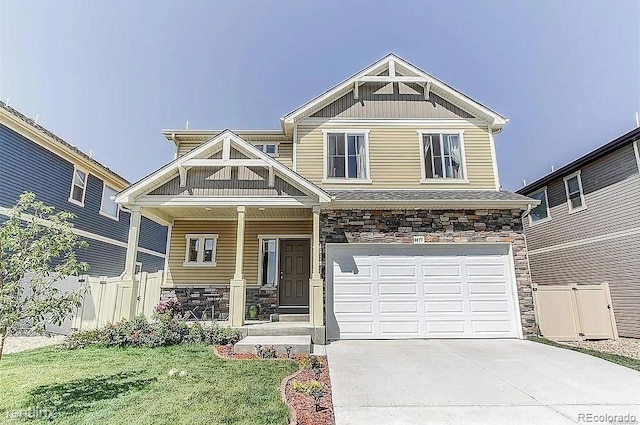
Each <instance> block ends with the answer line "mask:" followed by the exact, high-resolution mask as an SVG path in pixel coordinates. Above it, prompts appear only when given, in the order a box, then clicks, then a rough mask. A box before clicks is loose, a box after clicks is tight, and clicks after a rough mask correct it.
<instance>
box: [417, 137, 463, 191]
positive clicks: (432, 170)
mask: <svg viewBox="0 0 640 425" xmlns="http://www.w3.org/2000/svg"><path fill="white" fill-rule="evenodd" d="M420 134H421V136H422V142H421V143H422V146H421V147H422V156H421V161H422V168H423V174H422V182H423V183H430V182H435V181H436V180H437V179H447V180H448V181H451V182H464V181H466V180H465V179H466V175H465V166H464V153H463V148H462V133H440V132H421V133H420ZM440 181H441V180H438V182H440Z"/></svg>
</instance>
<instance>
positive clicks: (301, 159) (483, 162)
mask: <svg viewBox="0 0 640 425" xmlns="http://www.w3.org/2000/svg"><path fill="white" fill-rule="evenodd" d="M344 128H345V127H344V126H337V125H336V126H334V127H331V126H329V125H326V124H325V125H323V126H322V127H319V126H318V125H316V124H306V123H305V122H304V121H303V122H302V123H301V124H298V138H299V140H300V141H299V143H298V158H297V160H298V164H297V172H298V173H300V174H301V175H303V176H304V177H306V178H307V179H309V180H311V181H312V182H313V183H315V184H317V185H319V186H321V187H323V188H325V189H326V188H331V189H346V188H354V189H367V188H383V189H495V181H494V175H493V163H492V156H491V144H490V140H489V134H488V132H487V130H486V129H485V130H483V129H482V128H480V127H477V126H472V127H471V126H464V127H460V128H459V129H462V130H464V147H465V149H464V150H465V159H466V164H467V174H468V180H469V184H421V183H420V179H421V176H422V169H421V166H420V138H419V135H418V133H417V130H423V129H424V128H421V127H409V126H387V127H375V126H373V125H371V126H366V127H365V126H362V125H360V126H354V125H349V126H348V128H349V129H354V128H362V129H368V130H369V131H370V132H369V156H370V171H371V181H372V183H371V184H351V185H349V184H323V183H322V179H323V173H324V164H323V161H324V159H323V133H322V130H323V129H325V130H331V129H336V130H342V129H344ZM451 128H452V129H453V127H451ZM459 129H458V128H456V130H459Z"/></svg>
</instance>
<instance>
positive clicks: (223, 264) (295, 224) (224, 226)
mask: <svg viewBox="0 0 640 425" xmlns="http://www.w3.org/2000/svg"><path fill="white" fill-rule="evenodd" d="M188 233H217V234H218V246H217V249H216V267H210V268H205V267H185V266H183V263H184V259H185V251H186V248H187V241H186V237H185V235H187V234H188ZM311 233H312V222H311V221H310V220H296V221H286V220H283V221H247V222H246V227H245V239H244V275H245V276H244V277H245V279H246V280H247V284H250V285H253V284H257V281H258V252H259V246H258V235H259V234H260V235H278V234H280V235H284V234H287V235H292V234H295V235H302V234H307V235H310V234H311ZM235 252H236V221H235V220H233V221H190V220H176V221H175V222H174V224H173V228H172V229H171V246H170V248H169V262H168V264H169V267H168V270H167V284H168V285H211V284H216V285H228V284H229V280H230V279H231V278H233V273H234V271H235V261H236V260H235V255H236V254H235Z"/></svg>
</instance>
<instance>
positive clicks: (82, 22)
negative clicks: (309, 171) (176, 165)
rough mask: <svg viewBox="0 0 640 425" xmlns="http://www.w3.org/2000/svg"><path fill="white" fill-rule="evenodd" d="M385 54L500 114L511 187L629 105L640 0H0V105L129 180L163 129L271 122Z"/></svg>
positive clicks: (610, 125)
mask: <svg viewBox="0 0 640 425" xmlns="http://www.w3.org/2000/svg"><path fill="white" fill-rule="evenodd" d="M388 52H394V53H396V54H398V55H399V56H401V57H403V58H405V59H407V60H408V61H409V62H412V63H413V64H415V65H417V66H419V67H421V68H422V69H424V70H425V71H427V72H429V73H431V74H433V75H434V76H436V77H438V78H439V79H441V80H443V81H445V82H447V83H448V84H450V85H452V86H454V87H456V88H457V89H458V90H460V91H462V92H464V93H466V94H467V95H469V96H471V97H472V98H474V99H477V100H479V101H480V102H482V103H483V104H485V105H487V106H489V107H491V108H493V109H494V110H496V111H498V112H500V113H502V114H503V115H506V116H507V117H509V118H510V122H509V124H508V125H507V126H506V128H505V130H504V131H503V133H502V134H500V135H499V136H497V137H496V144H497V152H498V162H499V167H500V177H501V181H502V183H503V185H504V187H505V188H506V189H510V190H515V189H517V188H519V187H520V186H521V185H522V180H523V179H527V181H529V182H531V181H532V180H534V179H536V178H538V177H541V176H542V175H543V174H546V173H547V172H548V171H549V170H550V166H551V165H555V166H556V167H558V166H560V165H562V164H565V163H567V162H569V161H571V160H572V159H574V158H576V157H578V156H581V155H582V154H584V153H586V152H588V151H589V150H591V149H593V148H595V147H597V146H599V145H602V144H604V143H606V142H607V141H609V140H611V139H613V138H614V137H616V136H618V135H620V134H622V133H624V132H626V131H628V130H631V129H632V128H633V127H635V119H634V114H635V112H636V111H640V2H639V1H638V0H616V1H611V0H602V1H585V0H576V1H559V0H553V1H527V2H524V1H511V0H504V1H444V0H442V1H416V2H409V1H396V0H394V1H389V2H384V3H383V2H379V3H376V2H373V1H346V0H340V1H328V0H322V1H313V2H312V1H299V0H296V1H225V2H213V1H206V2H205V1H159V0H156V1H153V2H145V1H129V0H109V1H94V0H92V1H63V0H59V1H55V2H54V1H20V0H15V1H13V0H0V98H1V99H2V100H3V101H5V100H6V99H7V98H10V105H11V106H13V107H15V108H17V109H19V110H20V111H21V112H23V113H25V114H26V115H28V116H31V117H35V116H36V114H39V116H40V118H39V123H40V124H42V125H44V126H45V127H47V128H49V129H50V130H52V131H53V132H55V133H56V134H58V135H60V136H61V137H63V138H65V139H66V140H67V141H69V142H70V143H73V144H75V145H76V146H78V147H79V148H80V149H82V150H83V151H85V152H87V153H89V152H90V151H92V152H93V155H94V157H95V158H96V159H97V160H99V161H101V162H103V163H104V164H105V165H107V166H108V167H110V168H112V169H113V170H115V171H116V172H118V173H120V174H122V175H123V176H124V177H126V178H128V179H129V180H131V181H135V180H138V179H139V178H141V177H142V176H144V175H145V174H147V173H149V172H151V171H153V170H154V169H156V168H157V167H159V166H161V165H162V164H164V163H165V162H168V161H169V160H171V159H172V158H173V149H172V144H171V143H170V142H168V141H166V140H165V139H164V138H163V137H162V135H161V133H160V130H161V129H162V128H184V126H185V122H186V121H187V120H189V128H191V129H205V128H206V129H211V128H220V129H222V128H235V129H263V128H264V129H278V128H279V125H280V121H279V119H280V117H282V116H283V115H284V114H286V113H287V112H289V111H291V110H292V109H295V108H296V107H298V106H299V105H301V104H303V103H305V102H306V101H307V100H309V99H311V98H313V97H315V96H316V95H318V94H320V93H321V92H323V91H324V90H326V89H327V88H329V87H331V86H333V85H335V84H337V83H338V82H340V81H342V80H343V79H345V78H347V77H349V76H350V75H352V74H353V73H355V72H356V71H359V70H360V69H362V68H364V67H365V66H367V65H369V64H370V63H372V62H374V61H375V60H377V59H379V58H380V57H382V56H384V55H385V54H386V53H388ZM0 155H1V154H0Z"/></svg>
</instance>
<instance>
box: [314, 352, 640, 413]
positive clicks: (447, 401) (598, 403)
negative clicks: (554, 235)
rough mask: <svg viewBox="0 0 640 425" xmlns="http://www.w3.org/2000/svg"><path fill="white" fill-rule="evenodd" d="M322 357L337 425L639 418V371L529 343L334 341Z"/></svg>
mask: <svg viewBox="0 0 640 425" xmlns="http://www.w3.org/2000/svg"><path fill="white" fill-rule="evenodd" d="M327 356H328V359H329V368H330V373H331V383H332V387H333V404H334V407H335V415H336V425H352V424H367V425H369V424H384V425H390V424H412V425H413V424H574V423H603V422H604V423H608V422H606V421H604V420H603V418H602V417H601V416H600V415H603V414H606V415H627V414H631V415H634V416H635V418H636V420H638V421H640V373H638V372H636V371H633V370H631V369H628V368H625V367H622V366H618V365H616V364H613V363H610V362H607V361H604V360H600V359H597V358H595V357H592V356H588V355H585V354H580V353H577V352H573V351H569V350H564V349H561V348H555V347H550V346H547V345H543V344H539V343H535V342H530V341H522V340H411V341H337V342H334V343H332V344H330V345H328V346H327ZM590 414H591V415H595V416H591V417H590V416H588V415H590ZM580 415H584V416H580ZM596 416H597V417H596ZM590 418H591V420H589V419H590ZM618 423H623V422H618ZM625 423H626V422H625Z"/></svg>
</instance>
